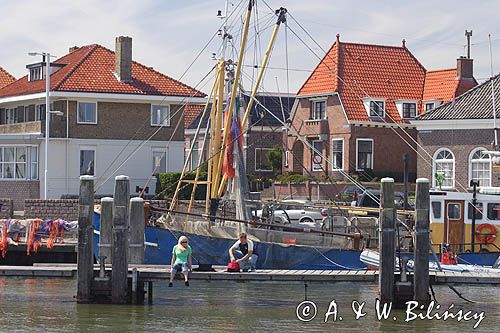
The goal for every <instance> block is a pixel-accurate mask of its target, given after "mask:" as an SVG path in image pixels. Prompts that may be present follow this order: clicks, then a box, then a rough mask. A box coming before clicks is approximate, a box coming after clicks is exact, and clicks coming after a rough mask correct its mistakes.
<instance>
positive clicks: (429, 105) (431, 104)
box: [425, 102, 434, 112]
mask: <svg viewBox="0 0 500 333" xmlns="http://www.w3.org/2000/svg"><path fill="white" fill-rule="evenodd" d="M432 109H434V102H430V103H425V112H427V111H430V110H432Z"/></svg>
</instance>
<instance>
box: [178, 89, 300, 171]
mask: <svg viewBox="0 0 500 333" xmlns="http://www.w3.org/2000/svg"><path fill="white" fill-rule="evenodd" d="M256 99H257V100H258V101H259V102H260V103H261V104H262V105H264V106H265V107H266V108H267V109H268V110H269V111H270V112H272V113H273V115H275V116H277V117H278V118H279V119H284V120H286V119H288V117H289V115H290V111H289V110H290V109H291V107H292V106H293V104H294V101H295V95H287V94H283V93H281V94H276V93H258V94H257V96H256ZM249 100H250V97H249V96H248V95H245V94H244V95H243V107H242V109H244V107H246V105H248V102H249ZM190 110H193V112H197V115H196V116H195V117H194V118H193V120H192V121H191V123H190V124H189V125H187V127H186V131H185V133H186V142H185V152H186V156H187V154H188V152H189V149H190V148H191V143H192V140H193V137H194V134H195V132H196V128H197V126H198V124H199V122H200V119H201V116H202V111H203V106H202V107H200V106H191V107H190ZM243 112H244V111H242V112H241V113H243ZM207 120H208V113H207V114H206V116H205V118H204V119H203V120H202V121H203V122H202V127H201V131H200V133H201V134H200V135H199V138H198V140H197V141H198V142H197V143H196V145H195V149H194V150H193V151H194V154H193V156H194V158H192V159H191V160H190V167H191V169H193V168H194V167H195V166H196V163H193V161H197V160H198V156H199V151H200V150H201V148H202V147H203V134H204V133H205V132H204V131H205V128H206V124H207ZM248 123H249V125H248V126H250V129H249V130H248V132H247V134H245V135H244V140H243V141H244V143H243V146H244V148H245V149H244V152H245V162H246V164H245V167H246V170H247V175H248V176H250V178H252V177H254V178H270V177H272V176H273V173H272V169H271V165H270V163H269V160H268V158H267V153H268V152H269V151H270V150H271V149H273V148H274V147H283V146H284V142H283V130H282V127H283V126H282V124H281V123H280V122H279V121H278V120H277V119H275V118H274V117H273V116H271V115H270V114H269V113H268V112H267V111H266V110H265V109H263V108H262V106H261V105H259V104H258V103H253V106H252V110H251V111H250V115H249V121H248ZM207 158H208V151H207V150H206V149H205V152H204V154H203V159H204V160H206V159H207Z"/></svg>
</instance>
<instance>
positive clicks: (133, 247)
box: [129, 198, 144, 264]
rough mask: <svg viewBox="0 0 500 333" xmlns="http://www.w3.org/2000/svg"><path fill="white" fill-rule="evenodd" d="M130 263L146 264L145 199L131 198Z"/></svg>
mask: <svg viewBox="0 0 500 333" xmlns="http://www.w3.org/2000/svg"><path fill="white" fill-rule="evenodd" d="M129 249H130V251H129V254H130V257H129V263H131V264H144V199H142V198H132V199H130V244H129Z"/></svg>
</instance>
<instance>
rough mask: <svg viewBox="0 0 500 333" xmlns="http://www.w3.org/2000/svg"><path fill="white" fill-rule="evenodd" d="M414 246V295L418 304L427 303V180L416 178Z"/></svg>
mask: <svg viewBox="0 0 500 333" xmlns="http://www.w3.org/2000/svg"><path fill="white" fill-rule="evenodd" d="M415 199H416V207H415V246H414V250H413V251H414V262H415V267H414V285H413V288H414V297H415V301H417V302H419V303H420V304H428V303H429V301H430V297H429V244H430V243H429V209H430V198H429V180H428V179H427V178H419V179H417V189H416V198H415Z"/></svg>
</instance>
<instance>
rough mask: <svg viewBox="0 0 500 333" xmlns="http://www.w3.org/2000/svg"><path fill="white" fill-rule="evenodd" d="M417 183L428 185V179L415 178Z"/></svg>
mask: <svg viewBox="0 0 500 333" xmlns="http://www.w3.org/2000/svg"><path fill="white" fill-rule="evenodd" d="M417 183H429V179H428V178H417Z"/></svg>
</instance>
